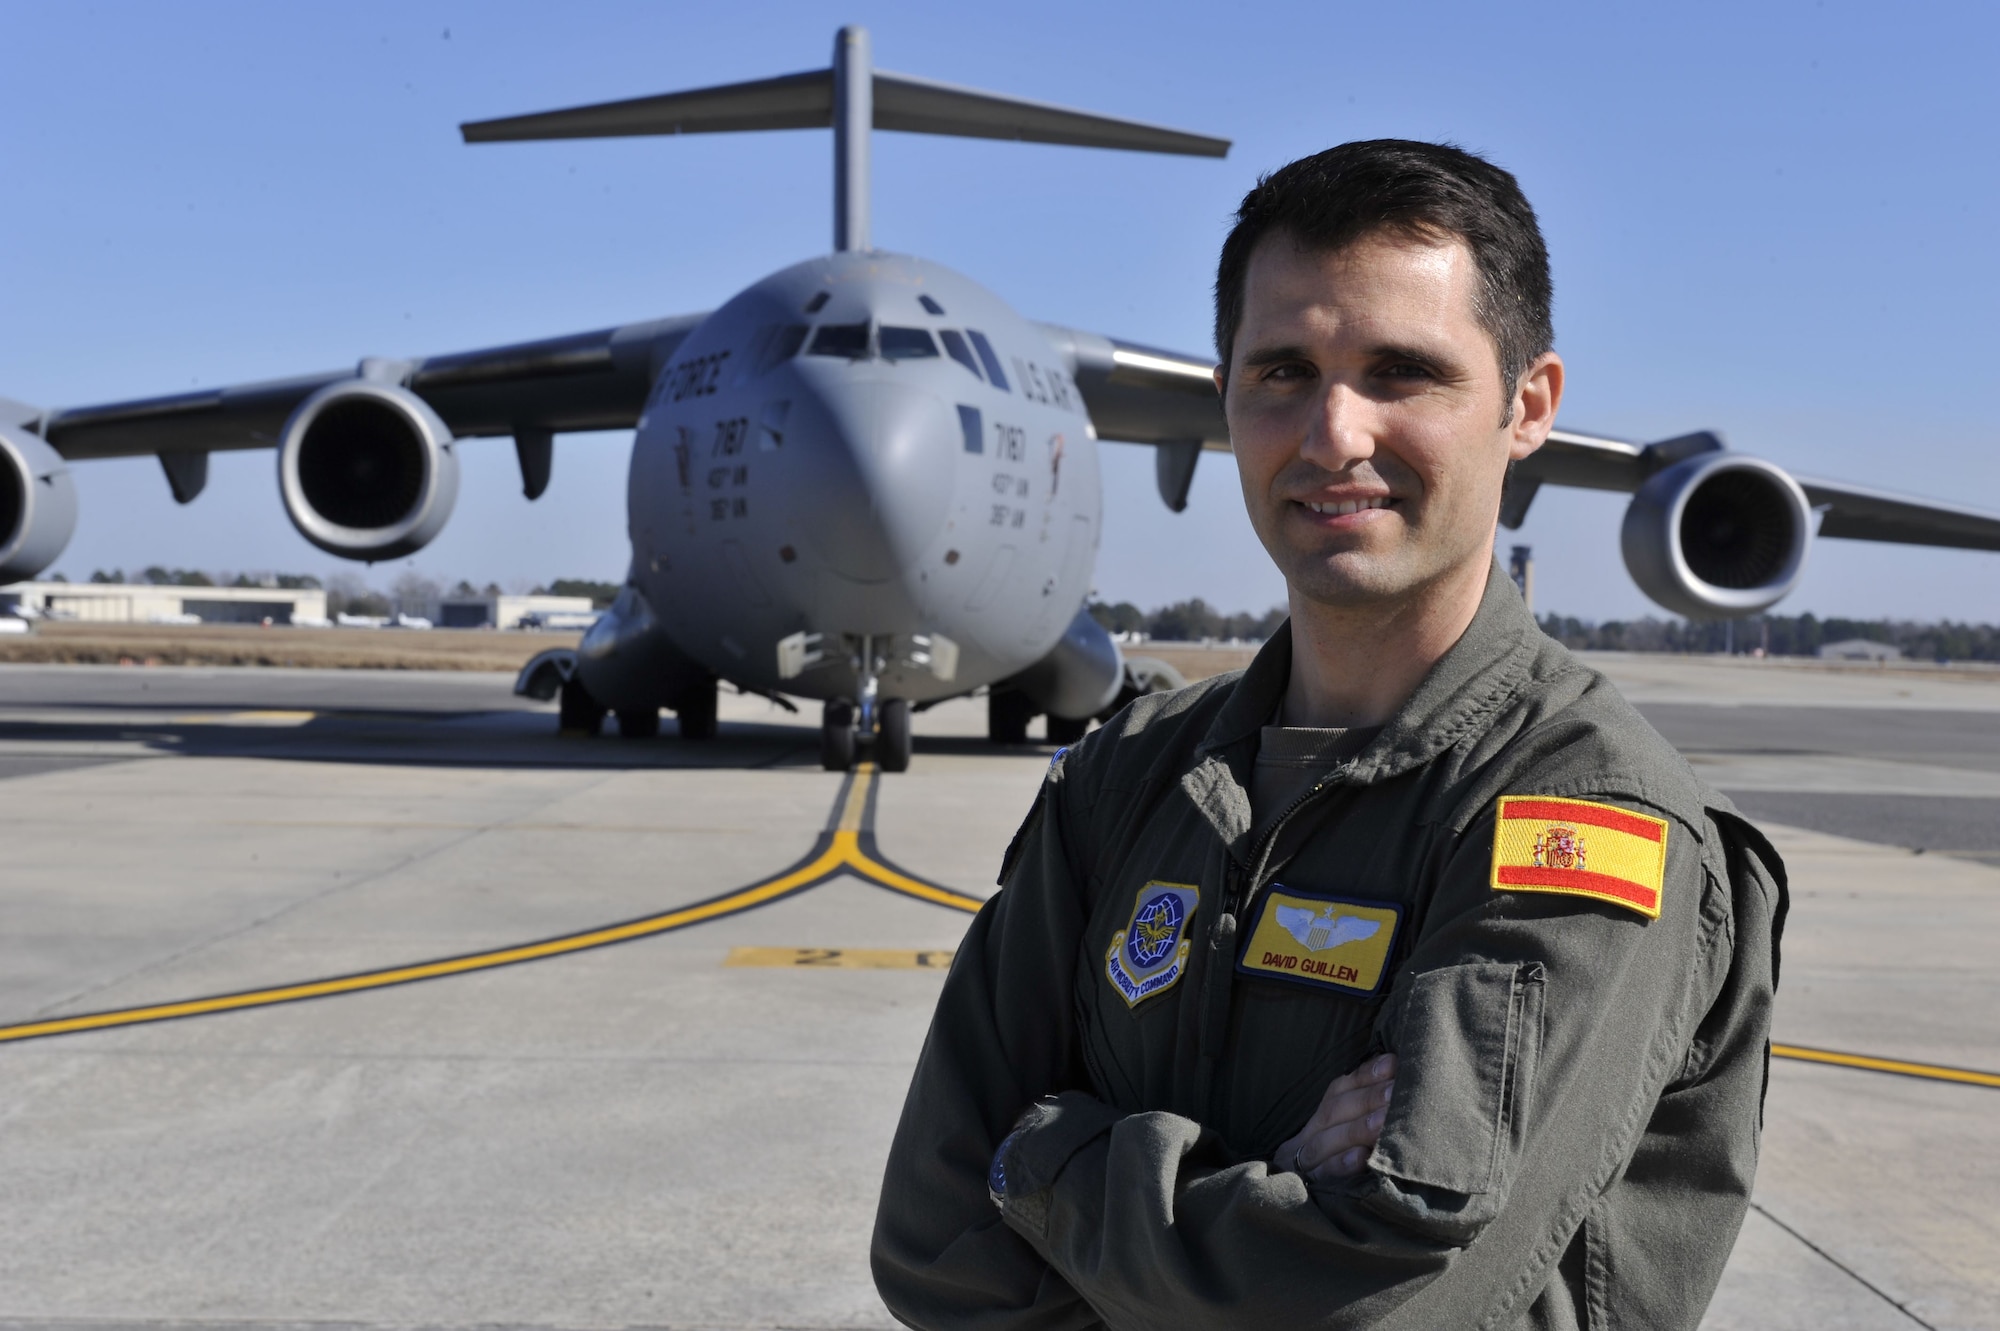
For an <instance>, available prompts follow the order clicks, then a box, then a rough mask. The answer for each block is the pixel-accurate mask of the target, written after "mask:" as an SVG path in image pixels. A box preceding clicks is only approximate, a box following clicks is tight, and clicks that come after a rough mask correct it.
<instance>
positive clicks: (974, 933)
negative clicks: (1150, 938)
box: [871, 769, 1100, 1331]
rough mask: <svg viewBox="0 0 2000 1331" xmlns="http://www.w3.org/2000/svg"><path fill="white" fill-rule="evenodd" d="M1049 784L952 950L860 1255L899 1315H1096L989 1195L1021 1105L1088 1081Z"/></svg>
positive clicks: (1056, 810)
mask: <svg viewBox="0 0 2000 1331" xmlns="http://www.w3.org/2000/svg"><path fill="white" fill-rule="evenodd" d="M1061 786H1062V779H1061V771H1060V769H1057V770H1055V771H1052V772H1051V774H1050V776H1049V778H1048V780H1047V781H1045V782H1044V784H1043V787H1042V792H1041V795H1040V797H1039V798H1038V801H1037V803H1036V805H1035V808H1034V810H1033V811H1032V812H1031V813H1030V814H1029V816H1028V820H1027V822H1026V823H1025V824H1024V825H1023V826H1022V828H1021V831H1020V833H1019V834H1018V835H1017V836H1016V838H1015V844H1014V845H1013V846H1012V847H1010V848H1009V851H1008V855H1007V860H1006V865H1005V868H1004V870H1003V873H1002V880H1003V881H1002V888H1001V891H1000V892H999V893H997V894H996V895H995V896H994V897H993V898H992V899H991V900H989V901H988V902H987V903H986V905H985V906H984V907H983V908H982V909H981V910H980V912H979V914H978V915H977V916H976V917H975V918H974V920H973V922H972V927H971V928H970V929H969V930H967V932H966V935H965V941H964V942H963V943H962V944H961V945H960V947H959V951H958V955H957V956H956V957H955V958H954V959H953V961H952V967H951V972H950V974H949V975H948V976H947V977H946V979H945V984H944V992H943V994H942V995H941V997H940V999H939V1002H938V1007H937V1012H936V1015H935V1016H934V1017H933V1018H932V1021H931V1028H930V1033H929V1035H928V1036H927V1037H926V1038H925V1041H924V1048H923V1052H922V1054H921V1055H920V1057H919V1058H918V1060H917V1069H916V1073H915V1076H914V1077H913V1078H912V1080H911V1083H910V1091H909V1096H908V1098H907V1099H906V1100H905V1102H904V1106H903V1116H902V1120H901V1122H900V1123H899V1124H898V1125H897V1128H896V1136H895V1140H894V1143H893V1144H892V1146H891V1147H890V1151H889V1163H888V1168H887V1171H886V1174H885V1176H884V1179H883V1183H882V1198H881V1202H880V1204H879V1207H878V1209H877V1212H876V1218H875V1235H874V1240H873V1245H872V1251H871V1260H872V1265H873V1268H874V1274H875V1285H876V1289H877V1290H878V1292H880V1294H881V1296H882V1299H883V1302H885V1303H886V1304H887V1305H888V1307H889V1310H890V1311H891V1312H892V1313H894V1314H895V1315H896V1317H897V1318H898V1319H899V1320H901V1321H902V1322H904V1323H906V1324H907V1325H910V1326H914V1327H954V1328H990V1329H992V1331H1030V1329H1032V1331H1058V1329H1060V1331H1068V1329H1070V1328H1085V1327H1095V1326H1098V1325H1100V1322H1099V1319H1098V1317H1097V1315H1096V1314H1095V1313H1094V1312H1093V1311H1092V1310H1091V1308H1090V1306H1089V1305H1088V1304H1087V1303H1085V1302H1084V1301H1083V1299H1082V1298H1081V1297H1080V1296H1079V1295H1078V1294H1077V1293H1076V1291H1075V1290H1074V1289H1073V1288H1072V1287H1071V1286H1070V1285H1069V1283H1068V1282H1066V1281H1065V1280H1064V1279H1063V1278H1062V1277H1061V1276H1059V1275H1057V1274H1056V1273H1055V1272H1054V1271H1053V1270H1051V1269H1050V1268H1049V1265H1048V1263H1047V1262H1045V1261H1044V1260H1043V1259H1042V1258H1041V1256H1040V1255H1039V1254H1037V1253H1036V1252H1035V1250H1034V1249H1033V1248H1032V1247H1031V1246H1030V1245H1029V1244H1028V1243H1026V1242H1025V1241H1024V1240H1022V1238H1021V1237H1020V1236H1019V1235H1017V1234H1015V1233H1014V1232H1013V1231H1012V1230H1010V1229H1008V1228H1007V1226H1006V1224H1005V1223H1004V1222H1003V1221H1002V1219H1001V1217H1000V1214H999V1212H998V1211H996V1210H995V1209H994V1206H993V1202H992V1199H991V1197H990V1196H989V1194H988V1191H987V1170H988V1167H989V1165H990V1164H991V1162H992V1159H993V1153H994V1149H995V1148H996V1147H997V1146H998V1145H999V1144H1000V1141H1001V1139H1002V1138H1004V1137H1006V1136H1007V1134H1008V1132H1009V1130H1010V1129H1011V1127H1012V1126H1013V1124H1014V1121H1015V1119H1016V1118H1017V1117H1019V1115H1020V1114H1021V1111H1022V1110H1023V1109H1024V1108H1025V1107H1026V1106H1028V1105H1030V1104H1032V1103H1033V1102H1034V1101H1035V1099H1036V1098H1037V1097H1038V1096H1042V1095H1045V1094H1048V1093H1051V1092H1056V1091H1061V1090H1064V1089H1067V1088H1070V1087H1075V1086H1081V1085H1085V1084H1087V1083H1086V1080H1085V1075H1084V1073H1083V1071H1082V1070H1081V1069H1080V1067H1079V1066H1078V1058H1079V1054H1078V1050H1077V1044H1076V1034H1075V1026H1074V1022H1073V1019H1072V1013H1071V1010H1070V998H1069V994H1070V986H1069V977H1070V974H1071V972H1072V971H1073V970H1074V968H1075V958H1076V949H1077V947H1078V943H1079V939H1080V938H1081V936H1082V929H1083V923H1084V911H1083V907H1082V902H1081V898H1080V894H1079V890H1078V883H1079V882H1080V879H1078V878H1077V877H1075V876H1074V873H1073V867H1072V864H1071V862H1070V857H1069V855H1068V853H1067V851H1066V849H1065V845H1064V838H1063V833H1062V826H1061V825H1062V821H1063V818H1062V814H1061V812H1060V806H1061V798H1060V796H1061V793H1062V791H1061Z"/></svg>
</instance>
